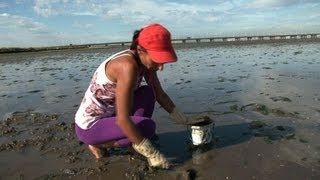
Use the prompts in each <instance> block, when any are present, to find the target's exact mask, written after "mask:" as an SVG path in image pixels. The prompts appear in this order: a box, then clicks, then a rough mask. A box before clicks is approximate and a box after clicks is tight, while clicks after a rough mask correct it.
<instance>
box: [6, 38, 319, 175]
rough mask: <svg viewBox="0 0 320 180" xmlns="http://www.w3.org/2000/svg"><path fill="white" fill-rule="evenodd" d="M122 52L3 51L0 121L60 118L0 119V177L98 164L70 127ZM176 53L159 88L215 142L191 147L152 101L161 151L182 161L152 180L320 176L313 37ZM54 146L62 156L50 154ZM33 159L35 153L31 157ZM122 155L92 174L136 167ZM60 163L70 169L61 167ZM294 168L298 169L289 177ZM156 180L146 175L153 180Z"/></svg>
mask: <svg viewBox="0 0 320 180" xmlns="http://www.w3.org/2000/svg"><path fill="white" fill-rule="evenodd" d="M120 50H121V49H119V48H110V49H87V50H72V51H53V52H38V53H17V54H0V81H1V86H0V102H1V104H0V120H5V119H6V118H7V117H11V113H13V112H16V111H27V110H31V111H36V112H42V113H49V114H53V113H57V114H58V115H59V116H57V117H59V121H52V120H51V118H50V116H46V115H41V114H36V115H34V114H33V113H31V114H30V113H29V112H26V113H22V114H21V115H19V113H18V114H16V115H15V116H14V118H11V121H12V124H10V123H9V126H7V125H6V123H4V124H2V125H1V124H0V125H1V126H0V128H2V129H3V132H2V136H1V138H0V142H1V144H0V145H1V148H2V151H1V153H0V159H2V160H3V161H2V162H0V163H3V165H4V166H5V165H6V167H7V169H3V170H2V171H1V172H0V173H5V177H11V178H12V177H16V176H12V175H10V173H11V171H12V172H13V173H16V172H17V173H18V175H19V177H20V175H22V176H25V177H32V178H34V177H39V176H40V175H45V174H51V173H50V172H52V173H55V175H57V174H58V175H59V174H61V173H62V174H63V175H66V174H67V175H68V176H69V175H70V173H71V174H73V175H72V176H71V177H73V176H74V175H79V176H82V175H83V174H85V175H84V179H85V178H86V177H87V175H88V174H87V172H86V171H88V170H89V169H88V168H90V167H93V166H97V165H94V162H91V161H90V160H91V158H92V157H91V156H90V155H89V154H88V153H87V151H86V150H85V147H84V146H79V143H78V142H77V140H76V139H75V137H74V134H73V129H72V128H71V123H72V122H73V118H74V114H75V112H76V110H77V107H78V105H79V103H80V101H81V99H82V96H83V94H84V92H85V90H86V88H87V86H88V84H89V81H90V79H91V76H92V74H93V72H94V71H95V69H96V68H97V67H98V66H99V64H100V63H101V62H102V61H103V60H104V59H106V58H107V57H108V56H110V55H111V54H113V53H115V52H117V51H120ZM176 52H177V55H178V57H179V60H178V62H176V63H174V64H167V65H165V68H164V71H163V72H159V73H158V76H159V79H160V81H161V82H162V86H163V88H164V89H165V90H166V91H167V93H168V94H169V95H170V96H171V98H172V99H173V100H174V102H175V103H176V105H177V106H178V107H179V108H180V109H181V110H183V111H184V112H186V113H187V114H188V115H190V116H198V115H207V116H209V117H211V118H212V119H214V121H215V124H216V127H215V128H214V139H215V141H214V147H212V148H211V149H208V150H206V151H201V152H198V151H195V152H192V151H191V152H190V149H188V148H189V147H190V130H189V129H187V128H186V127H184V126H179V125H175V124H172V123H170V121H169V118H168V114H167V113H166V112H164V110H163V109H162V108H160V107H159V105H157V106H156V109H155V112H154V114H153V118H154V120H155V121H156V123H157V134H158V136H159V140H158V142H157V143H158V144H159V149H160V150H161V151H162V152H164V153H165V154H166V155H167V156H168V157H169V158H170V159H173V160H174V161H175V162H178V163H181V164H182V166H181V167H179V168H177V169H176V170H175V171H173V172H172V173H170V172H161V171H160V172H157V173H156V174H157V176H156V177H159V179H163V178H168V179H170V178H171V179H172V178H174V179H177V178H178V179H179V178H180V179H181V176H182V179H183V177H184V176H188V172H192V171H193V170H194V171H195V172H197V174H198V176H200V177H202V178H204V179H226V178H227V177H228V178H232V177H234V178H236V177H241V178H240V179H250V178H253V177H255V178H258V179H259V178H260V179H262V178H266V179H268V178H269V179H284V178H285V179H303V178H305V179H306V177H311V178H314V177H319V176H320V154H319V152H320V151H319V150H320V146H319V144H320V141H319V138H318V137H319V135H320V130H319V129H320V118H319V117H320V93H319V92H320V81H319V79H320V59H319V57H320V46H319V43H278V44H276V43H270V44H254V45H253V44H252V45H228V46H210V45H208V46H202V45H201V46H198V45H197V44H193V45H186V47H179V48H177V49H176ZM17 116H18V118H17ZM33 117H38V120H40V122H37V121H36V123H35V124H34V122H33V121H31V122H23V121H25V120H24V118H27V119H32V118H33ZM256 120H261V121H263V122H265V123H266V124H267V126H266V127H264V128H261V129H258V130H251V129H250V128H249V123H250V122H252V121H256ZM28 121H29V120H28ZM42 121H43V122H42ZM64 122H66V123H67V124H65V123H64ZM48 124H51V125H48ZM12 127H13V128H12ZM66 127H68V128H66ZM275 128H276V129H275ZM277 128H278V129H277ZM274 129H275V130H274ZM282 129H284V130H282ZM61 130H62V131H61ZM29 132H33V133H32V134H28V133H29ZM256 136H257V137H256ZM292 136H294V138H292ZM51 137H59V138H55V139H51ZM259 137H262V139H261V138H259ZM38 138H40V139H38ZM41 138H44V139H41ZM66 139H67V140H68V141H66ZM15 140H18V143H17V142H15ZM38 141H40V143H39V144H38V143H37V142H38ZM271 141H272V142H271ZM20 146H21V147H20ZM33 146H34V147H35V148H34V147H33ZM29 147H33V148H31V149H29ZM15 148H17V149H18V150H15ZM38 148H40V150H39V152H37V149H38ZM19 149H20V150H19ZM21 149H22V150H21ZM34 149H36V150H34ZM12 150H15V151H12ZM30 150H32V151H30ZM74 150H76V151H75V152H76V154H75V153H74ZM20 151H22V154H21V152H20ZM51 151H53V152H56V153H57V154H58V155H59V156H61V157H60V158H56V156H57V155H53V157H52V156H50V155H49V153H48V152H51ZM39 153H40V155H41V156H39ZM70 154H71V156H70ZM44 155H45V156H44ZM25 156H27V157H30V158H32V159H33V160H32V161H30V160H28V159H29V158H23V157H25ZM37 156H39V157H40V159H39V158H38V159H37V158H35V159H34V158H33V157H37ZM15 158H16V159H17V160H18V159H19V160H18V161H19V163H20V162H25V163H27V164H30V166H28V168H23V167H21V168H20V169H19V168H18V167H20V166H17V165H16V164H17V163H18V162H17V161H10V163H9V159H15ZM42 158H47V159H42ZM61 158H62V159H61ZM64 158H65V159H64ZM126 158H127V157H126V156H125V157H124V158H123V157H122V156H120V157H114V158H112V157H110V158H109V159H108V160H107V162H106V163H107V164H108V165H104V164H102V165H99V166H98V169H99V171H98V172H96V171H92V172H95V174H98V175H97V176H99V177H101V178H114V177H118V175H119V174H124V173H126V174H128V172H129V176H130V175H131V174H136V173H137V172H138V171H140V170H139V168H136V169H135V168H134V167H136V166H135V165H137V164H138V166H140V165H139V163H137V162H136V161H130V163H134V166H132V167H131V165H128V163H127V159H126ZM44 161H46V162H44ZM56 161H57V162H56ZM58 161H59V162H58ZM60 161H61V162H60ZM63 161H66V162H67V163H63ZM109 161H110V162H113V163H110V164H109ZM88 162H90V166H88ZM45 163H48V164H50V165H52V164H55V163H56V164H57V165H56V166H50V167H51V168H44V169H43V171H42V173H38V171H37V168H38V167H40V166H41V165H42V164H45ZM21 164H23V163H21ZM58 164H59V165H58ZM62 165H63V167H64V168H66V169H62V170H61V166H62ZM128 166H129V167H128ZM213 166H214V171H212V167H213ZM79 167H81V168H80V169H79ZM258 167H259V168H258ZM100 168H102V169H105V168H108V169H111V171H109V170H106V171H105V170H102V171H100ZM190 168H191V170H190ZM128 169H133V170H128ZM137 169H138V170H137ZM230 169H232V170H233V171H232V172H230ZM189 170H190V171H189ZM131 171H132V172H131ZM290 172H297V173H296V174H295V175H292V178H290V177H291V176H290V175H291V173H290ZM99 173H102V174H99ZM181 173H182V174H181ZM11 174H12V173H11ZM91 175H92V174H91ZM189 175H190V174H189ZM126 176H127V175H126ZM153 176H154V173H151V175H150V177H149V178H152V179H153V178H155V177H153ZM48 177H51V176H50V175H49V176H48ZM142 177H148V175H143V176H142ZM74 178H75V179H78V178H79V177H78V176H74ZM80 179H81V178H80ZM124 179H126V178H124ZM127 179H128V178H127ZM129 179H130V178H129ZM307 179H308V178H307Z"/></svg>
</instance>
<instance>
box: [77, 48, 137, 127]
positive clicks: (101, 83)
mask: <svg viewBox="0 0 320 180" xmlns="http://www.w3.org/2000/svg"><path fill="white" fill-rule="evenodd" d="M120 56H133V52H132V51H130V50H124V51H121V52H118V53H116V54H114V55H112V56H111V57H109V58H108V59H106V60H105V61H104V62H102V63H101V64H100V66H99V67H98V68H97V70H96V71H95V73H94V75H93V78H92V80H91V82H90V85H89V87H88V89H87V91H86V92H85V95H84V97H83V99H82V102H81V104H80V106H79V109H78V111H77V113H76V115H75V123H76V124H77V125H78V126H79V127H80V128H82V129H89V128H91V127H92V126H93V125H94V124H95V123H96V122H97V121H98V120H99V119H101V118H104V117H111V116H115V112H116V111H115V90H116V86H117V84H116V83H115V82H113V81H111V80H109V79H108V77H107V76H106V68H105V67H106V64H107V63H108V62H109V61H111V60H113V59H116V58H118V57H120ZM142 77H143V74H141V75H139V77H138V78H137V79H138V80H137V83H136V88H138V87H139V86H140V84H141V81H142Z"/></svg>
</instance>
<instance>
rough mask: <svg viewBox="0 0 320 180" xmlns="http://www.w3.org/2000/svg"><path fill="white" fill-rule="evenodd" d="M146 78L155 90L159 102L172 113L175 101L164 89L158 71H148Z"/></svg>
mask: <svg viewBox="0 0 320 180" xmlns="http://www.w3.org/2000/svg"><path fill="white" fill-rule="evenodd" d="M145 79H146V81H147V83H148V85H149V86H151V87H152V88H153V90H154V93H155V96H156V100H157V102H158V103H159V104H160V105H161V106H162V107H163V108H164V109H165V110H166V111H167V112H168V113H171V112H172V111H173V109H174V107H175V104H174V102H173V101H172V100H171V98H170V97H169V96H168V94H167V93H166V92H165V91H164V90H163V89H162V87H161V84H160V81H159V79H158V76H157V72H155V71H152V72H147V73H146V75H145Z"/></svg>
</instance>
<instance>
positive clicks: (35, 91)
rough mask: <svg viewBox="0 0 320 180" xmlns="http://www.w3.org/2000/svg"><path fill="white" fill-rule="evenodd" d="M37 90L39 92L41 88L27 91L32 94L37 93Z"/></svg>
mask: <svg viewBox="0 0 320 180" xmlns="http://www.w3.org/2000/svg"><path fill="white" fill-rule="evenodd" d="M38 92H41V90H33V91H28V92H27V93H29V94H34V93H38Z"/></svg>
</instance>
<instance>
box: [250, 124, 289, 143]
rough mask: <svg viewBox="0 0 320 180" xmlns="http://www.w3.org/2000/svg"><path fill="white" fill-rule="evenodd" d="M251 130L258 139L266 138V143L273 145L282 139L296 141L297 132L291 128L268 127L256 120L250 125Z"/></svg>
mask: <svg viewBox="0 0 320 180" xmlns="http://www.w3.org/2000/svg"><path fill="white" fill-rule="evenodd" d="M249 129H250V130H251V131H252V134H253V135H254V136H256V137H266V138H267V139H266V141H268V142H270V143H272V141H275V140H280V139H284V138H285V139H287V140H290V139H294V138H295V130H294V129H293V128H292V127H289V126H281V125H277V126H274V125H268V124H266V123H264V122H263V121H260V120H254V121H251V122H250V123H249Z"/></svg>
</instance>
